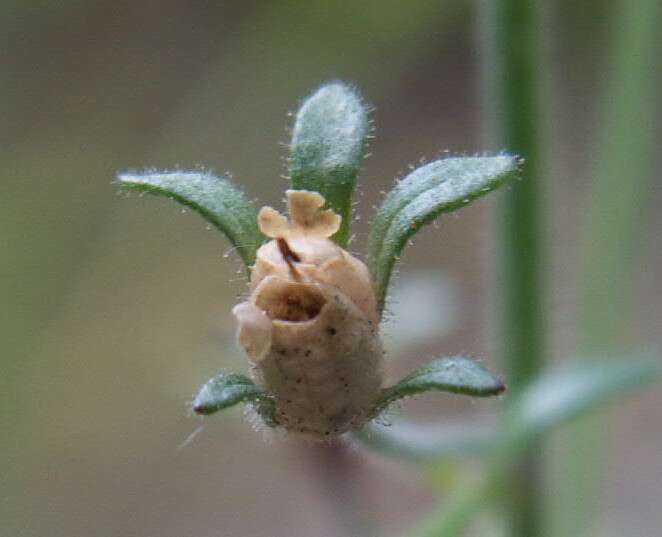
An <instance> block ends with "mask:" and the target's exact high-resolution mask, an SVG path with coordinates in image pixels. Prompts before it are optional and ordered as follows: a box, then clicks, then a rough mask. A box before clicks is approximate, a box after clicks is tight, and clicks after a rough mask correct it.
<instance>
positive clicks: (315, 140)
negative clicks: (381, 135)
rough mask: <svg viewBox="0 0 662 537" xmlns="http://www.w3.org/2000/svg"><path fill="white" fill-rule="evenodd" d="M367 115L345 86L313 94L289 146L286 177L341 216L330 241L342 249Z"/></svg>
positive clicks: (332, 85)
mask: <svg viewBox="0 0 662 537" xmlns="http://www.w3.org/2000/svg"><path fill="white" fill-rule="evenodd" d="M368 130H369V129H368V114H367V111H366V109H365V106H364V105H363V103H362V101H361V98H360V97H359V96H358V95H357V94H356V93H355V92H354V91H353V90H352V89H351V88H350V87H349V86H347V85H346V84H343V83H341V82H333V83H330V84H326V85H324V86H322V87H321V88H320V89H318V90H317V91H316V92H315V93H314V94H313V95H311V96H310V97H308V99H306V101H305V102H304V103H303V105H302V106H301V108H300V109H299V112H298V113H297V116H296V121H295V123H294V129H293V132H292V143H291V146H290V150H291V155H290V177H291V180H292V186H293V187H294V188H295V189H297V190H312V191H315V192H319V193H320V194H322V196H324V198H325V199H326V203H327V206H328V207H330V208H331V209H333V210H334V211H335V212H336V213H338V214H339V215H340V216H342V224H341V226H340V230H338V232H337V233H336V234H335V235H334V240H335V241H336V242H337V243H338V244H340V245H341V246H345V245H346V244H347V239H348V237H349V222H350V218H351V210H352V193H353V191H354V186H355V184H356V176H357V175H358V172H359V166H360V165H361V160H362V159H363V151H364V148H365V145H366V139H367V135H368Z"/></svg>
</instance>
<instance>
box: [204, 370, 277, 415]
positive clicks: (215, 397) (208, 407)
mask: <svg viewBox="0 0 662 537" xmlns="http://www.w3.org/2000/svg"><path fill="white" fill-rule="evenodd" d="M264 397H266V394H265V392H264V391H263V390H262V389H261V388H259V387H258V386H256V385H255V384H254V383H253V381H252V380H251V379H249V378H248V377H246V376H245V375H240V374H238V373H227V374H226V373H221V374H219V375H216V376H215V377H213V378H211V379H209V380H208V381H207V382H206V383H205V384H203V385H202V387H201V388H200V391H199V392H198V395H197V396H196V398H195V399H194V400H193V411H194V412H195V413H196V414H202V415H209V414H213V413H215V412H218V411H219V410H223V409H224V408H229V407H231V406H234V405H236V404H238V403H245V402H255V401H257V400H259V399H261V398H264Z"/></svg>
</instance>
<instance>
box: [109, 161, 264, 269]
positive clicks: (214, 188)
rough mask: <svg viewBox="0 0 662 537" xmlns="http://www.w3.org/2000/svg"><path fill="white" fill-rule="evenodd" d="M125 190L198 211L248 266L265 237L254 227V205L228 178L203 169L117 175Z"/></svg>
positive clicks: (255, 218) (255, 213) (253, 260)
mask: <svg viewBox="0 0 662 537" xmlns="http://www.w3.org/2000/svg"><path fill="white" fill-rule="evenodd" d="M118 179H119V180H120V183H121V185H122V187H123V188H124V189H126V190H133V191H137V192H148V193H150V194H156V195H159V196H166V197H168V198H170V199H173V200H175V201H177V202H179V203H181V204H183V205H186V206H187V207H190V208H191V209H193V210H194V211H196V212H198V213H199V214H200V215H202V217H203V218H204V219H205V220H207V221H208V222H209V223H210V224H212V225H214V226H215V227H217V228H218V229H219V230H221V231H222V232H223V233H225V235H226V236H227V238H228V239H229V240H230V242H231V243H232V245H233V246H234V247H235V248H236V249H237V252H238V253H239V256H240V257H241V259H242V260H243V262H244V263H245V264H246V266H247V267H249V266H251V265H252V264H253V263H254V262H255V252H256V251H257V249H258V248H259V246H260V244H262V242H263V241H264V236H263V235H262V234H261V233H260V231H259V230H258V227H257V209H256V208H255V206H254V204H253V203H251V202H250V201H249V200H248V199H247V198H246V196H245V195H244V193H243V192H242V191H241V190H239V188H237V187H236V186H234V185H233V184H232V183H231V182H230V181H228V180H227V179H224V178H221V177H216V176H214V175H212V174H210V173H206V172H164V173H145V174H131V173H123V174H120V175H118Z"/></svg>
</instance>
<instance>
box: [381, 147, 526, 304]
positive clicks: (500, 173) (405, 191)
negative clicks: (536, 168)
mask: <svg viewBox="0 0 662 537" xmlns="http://www.w3.org/2000/svg"><path fill="white" fill-rule="evenodd" d="M517 166H518V159H517V158H516V157H513V156H509V155H499V156H495V157H454V158H446V159H442V160H437V161H435V162H431V163H429V164H426V165H425V166H422V167H420V168H418V169H416V170H414V171H413V172H412V173H410V174H409V175H408V176H407V177H405V178H404V179H403V180H402V181H400V182H399V183H398V184H397V185H396V186H395V188H393V190H391V192H389V194H388V195H387V196H386V199H385V200H384V202H383V203H382V206H381V207H380V208H379V209H378V210H377V213H376V214H375V219H374V222H373V224H372V230H371V233H370V239H369V243H368V266H369V268H370V271H371V273H372V276H373V281H374V284H375V293H376V295H377V301H378V304H379V309H380V311H381V310H383V308H384V301H385V299H386V292H387V289H388V284H389V280H390V277H391V272H392V270H393V266H394V265H395V262H396V260H397V259H398V257H399V256H400V254H401V253H402V250H403V249H404V246H405V244H406V243H407V240H408V239H409V238H410V237H412V236H413V235H414V234H415V233H416V232H417V231H418V230H419V229H420V228H421V227H422V226H423V225H425V224H427V223H429V222H431V221H432V220H434V219H435V218H436V217H437V216H439V215H440V214H441V213H445V212H451V211H454V210H455V209H458V208H460V207H463V206H464V205H467V204H468V203H470V202H471V201H472V200H474V199H476V198H479V197H481V196H483V195H484V194H486V193H488V192H490V191H491V190H494V189H495V188H497V187H498V186H500V185H502V184H503V183H504V182H505V181H507V180H508V179H510V178H512V177H514V175H515V173H514V172H516V170H517Z"/></svg>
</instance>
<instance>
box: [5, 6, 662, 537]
mask: <svg viewBox="0 0 662 537" xmlns="http://www.w3.org/2000/svg"><path fill="white" fill-rule="evenodd" d="M472 8H473V6H472V4H471V3H469V2H463V1H457V0H447V1H445V2H438V1H433V0H414V1H411V2H406V3H405V2H396V1H377V0H368V1H364V2H321V1H309V2H296V1H282V2H267V1H253V2H200V1H192V2H175V1H168V0H166V1H160V2H155V1H142V2H140V1H139V2H126V1H119V2H108V1H105V0H101V1H97V0H93V1H89V2H81V1H74V0H72V1H68V2H67V1H65V2H18V1H5V2H3V3H2V4H1V5H0V14H1V15H2V16H1V17H0V21H1V22H0V31H1V33H2V60H3V68H2V70H1V72H0V80H1V81H2V97H3V98H2V105H1V106H2V107H3V114H2V118H3V121H2V126H1V127H0V129H1V131H0V132H2V144H0V154H1V155H2V158H1V159H0V165H1V166H2V169H3V172H2V175H1V176H0V185H2V188H1V192H2V196H1V197H0V204H1V210H0V222H1V224H0V240H1V242H0V244H1V247H2V250H1V254H0V255H1V256H2V261H1V263H0V286H1V288H2V295H1V296H2V302H3V306H4V307H3V308H2V319H1V321H2V322H1V323H0V326H1V328H0V330H1V333H2V341H3V352H2V355H1V357H0V360H1V362H0V364H1V366H0V367H1V369H0V419H1V422H0V424H1V426H2V428H1V430H2V436H1V437H0V521H1V522H0V536H2V537H5V536H6V537H10V536H12V537H13V536H16V537H18V536H20V537H32V536H35V537H36V536H40V537H41V536H44V537H45V536H49V537H58V536H68V537H70V536H79V535H80V536H83V535H84V536H95V535H98V536H108V535H122V536H129V535H145V536H146V535H155V536H159V537H168V536H172V537H175V536H177V537H181V536H187V535H196V536H212V535H213V536H223V537H249V536H265V537H266V536H269V537H281V536H282V537H286V536H293V535H297V536H298V535H301V536H313V535H315V536H317V535H319V536H323V537H327V536H329V537H331V536H336V535H339V536H342V535H346V534H347V530H346V528H345V527H344V526H345V525H344V521H343V520H339V518H340V517H341V516H342V515H339V513H338V511H336V510H334V505H333V501H330V499H329V492H330V493H331V495H333V493H334V491H333V490H331V491H329V488H330V487H331V485H330V484H329V481H328V476H327V477H325V474H324V472H322V471H320V468H319V465H320V464H321V462H320V461H322V462H324V459H319V458H318V457H317V455H316V454H315V453H316V451H315V450H314V449H309V448H307V447H305V446H297V445H291V444H288V443H282V442H272V443H269V442H265V441H264V440H263V438H262V436H261V435H260V434H256V433H254V432H253V431H252V430H251V428H250V426H249V425H248V424H247V423H245V422H244V421H243V419H242V415H241V411H239V410H233V411H230V412H227V413H225V414H223V415H218V416H215V417H213V418H210V419H208V420H206V421H205V422H204V429H203V430H202V431H201V432H200V434H198V435H197V436H196V437H195V438H193V439H192V440H191V441H190V442H189V443H188V444H186V445H185V446H184V447H181V448H179V446H180V445H181V444H182V442H184V440H185V439H186V438H187V437H188V436H189V434H190V433H192V432H193V431H194V430H195V429H196V428H197V427H198V426H199V425H200V422H199V421H198V420H197V419H196V418H193V417H191V416H189V415H188V408H187V402H188V401H189V400H190V398H191V396H192V394H193V393H194V392H195V391H196V389H197V387H198V386H199V384H201V383H202V382H204V381H205V380H206V379H207V378H208V377H210V376H211V375H213V374H215V373H216V372H217V371H219V370H221V369H223V368H228V369H234V370H243V369H244V368H245V361H244V358H243V357H242V356H241V354H240V353H239V352H238V351H237V350H236V349H235V346H234V343H233V334H234V323H233V320H232V318H231V316H230V307H231V305H232V304H233V303H234V302H235V299H236V296H237V295H239V294H241V293H242V292H243V291H244V286H245V281H244V280H243V279H242V278H243V274H241V273H239V274H238V273H237V271H238V269H239V262H238V260H237V258H236V257H235V256H234V255H232V254H230V255H229V257H225V256H224V255H223V254H224V252H226V250H227V249H228V244H227V243H226V242H224V239H223V238H222V237H221V236H219V234H218V233H216V232H214V231H210V230H208V229H206V227H205V224H204V222H203V221H202V220H201V219H200V218H199V217H198V216H197V215H194V214H191V213H187V214H180V212H181V211H180V209H179V208H177V207H175V206H174V205H173V204H172V203H170V202H168V201H167V200H161V199H148V198H141V197H138V196H135V195H134V196H130V197H128V199H127V197H126V196H125V195H118V188H117V186H116V185H115V184H113V183H112V181H113V177H114V175H115V173H116V172H117V171H120V170H126V169H143V168H151V167H153V168H158V169H170V168H173V167H181V168H185V169H189V168H194V167H200V166H201V167H204V168H209V169H212V170H214V171H216V172H218V173H224V172H226V171H231V172H232V174H233V177H234V179H235V180H236V181H237V182H238V183H240V184H241V185H243V187H244V188H245V190H246V191H247V192H248V193H249V195H250V196H251V197H254V198H258V199H259V201H260V202H262V203H265V204H267V203H268V204H275V205H277V206H279V204H280V203H281V201H280V200H281V197H282V191H283V190H284V188H286V185H287V183H286V181H285V180H284V179H282V178H281V175H283V174H284V173H285V168H284V165H283V162H282V158H283V156H284V155H285V149H284V148H283V147H282V144H283V143H287V141H288V133H287V129H286V127H287V126H288V125H289V124H290V123H291V118H290V117H288V115H287V113H288V111H293V110H295V109H296V105H297V103H298V102H299V101H300V99H302V98H303V97H304V96H305V95H306V94H308V93H309V92H311V91H312V90H313V89H314V88H315V87H316V86H318V85H319V84H321V83H322V82H325V81H327V80H330V79H343V80H348V81H351V82H353V83H355V84H356V85H357V87H358V88H359V89H360V91H361V92H362V94H363V95H364V96H365V98H366V100H367V101H368V102H370V103H371V104H372V105H374V107H375V111H374V113H373V119H374V121H375V127H376V135H377V138H376V139H375V140H373V142H372V144H371V148H370V150H371V152H372V157H371V158H369V159H368V160H367V161H366V163H365V167H364V171H363V174H362V178H361V187H360V191H361V192H360V196H359V198H358V201H359V206H358V209H359V212H360V214H361V215H362V219H361V220H360V221H357V222H356V223H355V225H354V229H355V231H356V240H355V241H354V242H353V243H352V249H353V250H356V251H358V252H362V251H363V248H364V246H365V238H366V231H367V229H368V227H367V226H368V222H369V216H370V214H371V211H372V206H373V205H374V204H376V203H377V202H378V200H379V198H380V191H383V190H386V189H388V188H389V186H390V185H391V184H392V181H393V180H394V179H395V178H396V177H398V176H401V175H402V174H403V173H405V172H406V170H407V165H408V164H409V163H414V164H415V163H417V162H418V160H419V159H420V158H427V159H430V158H432V157H436V156H438V155H440V154H441V152H442V151H443V150H449V151H450V152H452V153H476V152H481V151H482V150H484V149H485V146H484V134H483V130H484V124H483V123H482V122H481V107H482V106H483V103H482V102H481V99H480V96H479V91H478V88H479V80H478V79H479V76H478V74H479V64H478V50H477V48H478V44H477V40H476V39H475V33H476V16H475V15H476V14H475V12H474V10H473V9H472ZM547 11H548V13H547V21H548V23H549V24H548V27H547V28H546V29H545V33H546V48H545V58H546V62H547V64H546V66H545V67H544V70H543V72H544V76H543V80H544V81H545V97H546V102H547V105H546V110H545V118H546V123H545V130H546V135H547V148H548V149H547V154H546V155H545V157H546V163H547V168H548V170H549V173H548V175H547V189H548V193H547V196H546V204H547V214H546V218H547V222H548V225H549V245H548V247H549V269H548V274H549V276H550V281H549V290H550V293H549V314H548V322H549V328H550V330H551V332H550V334H551V335H550V338H551V342H552V344H551V349H552V351H553V356H552V357H551V358H552V359H556V358H558V357H562V356H564V355H565V354H567V353H570V352H572V350H573V348H574V343H573V341H574V337H575V333H574V331H573V319H574V316H575V312H576V309H577V304H576V299H575V296H576V294H575V291H574V290H575V286H576V285H577V271H578V260H579V258H580V256H581V252H580V251H578V248H579V244H578V242H577V226H578V225H579V223H580V221H581V218H582V208H583V207H584V206H585V204H586V203H587V200H588V199H589V197H590V183H589V178H590V170H591V166H592V158H593V157H592V155H593V153H592V151H593V149H594V148H593V142H594V138H595V137H594V133H595V132H596V131H597V130H598V129H599V128H600V119H599V112H600V110H599V107H598V106H597V105H596V103H597V102H598V101H599V96H600V92H601V90H602V87H603V86H602V84H603V82H604V77H605V68H604V66H605V61H606V60H605V53H604V51H605V49H606V47H607V43H608V40H609V30H608V28H609V26H608V24H607V21H608V19H609V15H610V3H609V2H591V1H587V0H584V1H579V2H568V1H556V2H552V3H549V4H548V6H547ZM541 68H542V67H541ZM652 113H654V114H657V116H658V117H659V112H658V110H657V109H656V110H653V111H652ZM658 160H659V157H658ZM657 164H660V163H659V162H658V163H657ZM655 169H659V166H657V167H655ZM496 197H498V196H493V197H492V198H490V199H488V200H486V201H482V202H480V203H478V204H476V205H474V206H472V207H470V208H467V209H466V210H464V211H462V212H461V213H460V214H459V215H457V216H452V217H446V218H443V219H441V220H440V222H439V226H438V228H437V229H435V228H433V227H432V226H430V229H428V230H426V231H425V232H423V233H421V234H420V235H419V236H418V238H417V239H416V243H415V245H414V247H410V248H409V249H408V250H407V252H406V255H405V258H404V260H403V261H404V262H403V263H402V264H401V278H400V283H401V284H402V285H405V284H407V282H411V281H416V278H417V274H421V273H424V274H425V275H426V278H428V279H430V278H432V281H433V282H435V281H436V282H437V283H438V287H439V288H442V289H443V290H444V292H443V294H442V296H441V298H440V302H441V303H440V309H443V311H444V314H443V316H442V317H443V319H444V323H445V325H444V326H445V327H440V329H439V331H438V333H437V334H436V337H431V338H424V340H422V341H417V342H414V344H413V345H409V346H408V347H407V348H406V349H399V350H398V351H397V354H399V355H400V356H399V358H398V361H397V363H395V362H394V361H393V360H392V361H391V362H390V363H389V369H390V372H391V373H392V374H393V375H394V376H397V375H401V374H402V373H403V372H405V371H407V370H408V369H409V368H410V367H411V366H412V365H413V364H418V363H422V362H423V361H425V360H426V359H429V358H430V357H432V356H434V355H438V354H453V353H459V352H466V353H469V354H472V355H474V356H478V357H480V358H482V359H484V360H485V361H486V362H487V363H490V364H491V365H492V367H493V368H495V369H497V370H498V368H499V366H498V364H496V363H495V360H494V358H493V356H494V354H495V350H496V349H497V347H498V341H497V339H496V338H497V334H496V328H495V327H496V320H495V319H494V311H495V307H494V301H495V292H494V288H495V286H496V285H498V281H497V279H496V277H495V274H494V273H495V255H496V249H497V247H498V243H497V242H496V241H495V237H494V230H493V226H494V220H493V215H492V212H493V207H494V203H495V199H494V198H496ZM660 202H662V184H661V183H660V181H659V178H658V179H656V180H655V181H654V189H653V191H652V192H651V196H650V198H649V199H648V203H647V204H646V205H645V206H643V207H641V213H642V214H641V226H642V228H641V231H640V232H639V234H638V241H639V242H638V244H637V245H636V246H637V252H636V255H637V258H636V260H633V263H632V266H633V267H635V270H634V271H633V274H632V279H633V281H634V282H635V285H634V293H633V296H632V297H630V302H629V303H628V304H626V305H619V304H613V305H612V304H610V305H606V307H622V306H623V307H626V308H628V311H630V312H632V313H633V314H634V315H633V319H635V322H633V323H632V326H631V327H630V337H631V340H632V342H633V343H637V342H643V344H642V345H643V346H644V347H649V346H651V345H654V344H656V343H658V344H659V343H661V342H662V341H660V340H661V335H662V334H661V333H660V332H661V331H660V318H661V313H662V311H661V307H660V300H659V297H660V296H662V294H661V292H662V289H661V286H660V280H661V276H662V274H661V273H660V269H659V267H660V266H661V265H662V248H661V247H660V229H662V215H661V213H660V211H658V210H656V208H657V207H658V206H659V204H660ZM393 309H394V311H397V305H394V307H393ZM395 330H397V329H395ZM394 353H396V351H395V350H394ZM656 391H657V392H659V390H655V389H653V390H649V391H648V392H646V393H645V394H643V395H638V396H636V397H633V398H630V399H629V400H628V401H627V402H626V403H621V404H619V405H618V410H617V412H615V415H614V416H613V417H614V419H612V420H611V421H610V432H609V438H610V439H611V440H612V441H613V442H612V446H611V451H610V452H609V461H610V471H609V475H608V478H607V480H606V487H605V489H604V490H603V494H604V497H603V502H602V506H603V512H602V513H601V516H600V521H599V523H600V526H601V527H602V528H603V529H604V531H603V533H602V535H606V536H617V535H629V536H634V537H650V536H653V535H658V534H659V528H660V527H662V515H661V514H660V511H659V506H660V502H661V501H662V463H661V461H662V433H661V432H660V428H659V427H658V425H659V424H660V420H661V414H660V410H659V409H660V405H661V404H662V398H661V397H660V394H659V393H655V392H656ZM424 399H425V400H423V401H420V402H419V401H416V402H414V403H407V405H406V413H407V414H411V415H416V414H418V415H420V416H422V417H426V416H428V417H431V418H433V419H436V420H438V419H440V416H441V417H443V416H448V417H449V419H452V418H455V417H456V416H457V415H463V416H464V415H466V416H467V418H468V419H474V417H476V416H477V415H478V414H483V413H492V412H494V411H495V410H496V409H498V408H499V401H489V402H478V403H472V402H467V401H465V400H461V399H460V398H453V397H448V396H429V397H428V398H424ZM350 458H351V459H352V463H351V464H352V466H351V468H352V476H353V480H354V485H355V486H356V490H357V492H358V497H359V499H360V508H361V511H362V512H363V514H364V515H365V516H366V517H367V518H369V519H372V524H374V526H375V528H376V530H377V533H378V534H379V535H393V536H395V535H400V534H401V533H402V532H404V531H405V530H406V529H407V528H409V527H410V526H411V525H412V523H413V522H414V521H415V520H417V519H418V518H419V517H420V516H421V515H422V514H423V513H426V512H427V511H428V510H429V509H430V508H431V506H432V505H433V504H434V502H435V499H436V498H437V497H438V496H442V495H444V494H447V493H449V492H451V491H452V481H453V480H452V472H450V471H449V472H450V477H449V475H448V474H449V472H446V474H445V475H443V476H441V477H440V476H439V475H437V474H438V473H439V472H437V473H430V472H424V470H425V469H423V468H415V467H411V466H405V465H400V464H395V463H392V462H387V461H384V460H382V459H380V458H378V457H376V456H373V455H369V454H366V453H363V452H360V451H357V452H355V453H353V454H351V456H350ZM326 464H328V461H326ZM442 473H443V472H442ZM485 535H487V533H485Z"/></svg>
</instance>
